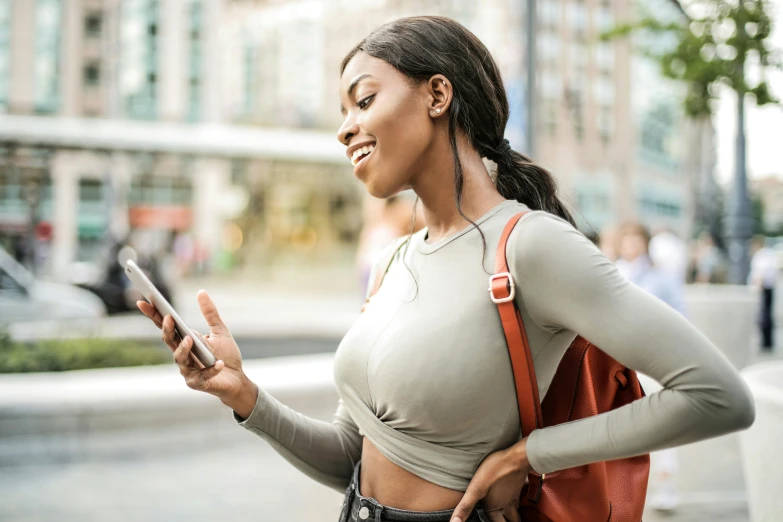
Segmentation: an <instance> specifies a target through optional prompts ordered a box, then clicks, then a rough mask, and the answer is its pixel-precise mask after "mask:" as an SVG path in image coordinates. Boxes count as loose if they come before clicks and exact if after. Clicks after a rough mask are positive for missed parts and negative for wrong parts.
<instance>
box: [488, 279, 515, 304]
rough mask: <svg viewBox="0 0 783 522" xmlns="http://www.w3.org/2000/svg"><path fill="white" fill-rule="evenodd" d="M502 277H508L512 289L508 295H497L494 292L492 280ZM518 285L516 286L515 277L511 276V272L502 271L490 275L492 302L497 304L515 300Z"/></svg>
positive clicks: (490, 296)
mask: <svg viewBox="0 0 783 522" xmlns="http://www.w3.org/2000/svg"><path fill="white" fill-rule="evenodd" d="M501 277H506V278H508V286H509V288H510V289H511V293H509V294H508V297H495V294H493V293H492V281H494V280H495V279H500V278H501ZM516 293H517V292H516V287H515V286H514V278H513V277H512V276H511V273H510V272H500V273H499V274H495V275H492V276H490V277H489V298H490V299H492V302H493V303H495V304H498V303H507V302H509V301H513V300H514V296H515V295H516Z"/></svg>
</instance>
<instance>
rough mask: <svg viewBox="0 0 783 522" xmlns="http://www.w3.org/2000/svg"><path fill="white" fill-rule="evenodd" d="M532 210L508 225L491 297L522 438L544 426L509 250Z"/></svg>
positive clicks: (535, 490) (540, 480)
mask: <svg viewBox="0 0 783 522" xmlns="http://www.w3.org/2000/svg"><path fill="white" fill-rule="evenodd" d="M529 214H530V211H529V210H528V211H525V212H520V213H519V214H516V215H514V216H513V217H512V218H511V219H510V220H509V221H508V223H507V224H506V228H505V229H504V230H503V234H502V235H501V236H500V241H499V242H498V249H497V254H496V256H495V274H494V275H492V276H491V277H490V278H489V297H490V299H491V300H492V302H493V303H495V304H497V306H498V313H499V314H500V322H501V323H502V324H503V332H504V333H505V336H506V344H507V346H508V355H509V358H510V359H511V369H512V370H513V373H514V384H515V386H516V390H517V405H518V407H519V422H520V425H521V426H522V437H523V438H524V437H527V436H528V435H530V433H531V432H532V431H533V430H535V429H541V428H543V427H544V419H543V416H542V414H541V400H540V398H539V395H538V381H537V380H536V372H535V368H534V367H533V357H532V355H531V354H530V345H529V344H528V339H527V332H526V331H525V325H524V323H523V322H522V315H521V314H520V313H519V309H518V308H517V305H516V303H515V302H514V297H515V296H516V282H515V281H514V277H513V276H512V275H511V271H510V270H509V267H508V258H507V257H506V249H507V246H508V238H509V236H510V235H511V232H512V231H513V230H514V227H515V226H516V224H517V223H518V222H519V221H520V220H521V219H522V218H523V217H525V216H526V215H529ZM528 485H529V487H528V494H527V496H528V498H529V499H530V500H531V501H533V502H538V499H539V498H540V496H541V490H542V488H543V485H544V476H543V475H540V474H538V473H536V472H535V471H531V472H530V473H529V474H528Z"/></svg>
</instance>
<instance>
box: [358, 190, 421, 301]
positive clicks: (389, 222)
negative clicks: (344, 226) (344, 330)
mask: <svg viewBox="0 0 783 522" xmlns="http://www.w3.org/2000/svg"><path fill="white" fill-rule="evenodd" d="M415 204H416V200H415V199H414V200H412V201H411V200H410V198H407V197H405V196H402V195H395V196H391V197H390V198H387V199H384V200H381V201H380V202H378V200H377V199H375V198H370V197H368V198H367V199H366V200H365V212H364V215H365V224H364V227H363V228H362V231H361V233H360V235H359V244H358V246H357V249H356V268H357V271H358V272H359V278H360V282H361V288H362V296H364V295H365V294H366V291H367V285H368V280H369V277H370V272H371V271H372V267H373V266H374V265H375V264H376V263H377V262H378V260H379V258H380V255H381V253H382V252H383V251H384V249H385V248H386V247H388V246H389V245H390V244H391V243H392V242H393V241H394V240H395V239H397V238H399V237H402V236H403V235H405V234H407V233H409V232H411V230H410V229H411V218H412V216H413V214H414V212H415V213H416V218H415V220H414V222H413V228H414V230H413V232H416V231H418V230H419V229H420V228H421V226H422V225H423V224H422V223H421V221H422V220H421V215H420V214H421V213H420V208H421V207H420V206H418V205H417V206H416V207H417V208H415V209H414V205H415ZM363 299H364V297H362V300H363Z"/></svg>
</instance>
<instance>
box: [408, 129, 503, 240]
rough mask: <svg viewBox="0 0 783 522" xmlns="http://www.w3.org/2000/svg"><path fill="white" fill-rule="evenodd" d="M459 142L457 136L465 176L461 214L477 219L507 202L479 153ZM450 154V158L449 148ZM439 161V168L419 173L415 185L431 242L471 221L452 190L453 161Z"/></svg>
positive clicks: (456, 230) (463, 211)
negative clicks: (458, 206) (458, 205)
mask: <svg viewBox="0 0 783 522" xmlns="http://www.w3.org/2000/svg"><path fill="white" fill-rule="evenodd" d="M459 141H460V140H459V139H458V150H460V163H461V164H462V177H463V188H462V202H461V205H460V207H461V208H462V213H463V214H465V216H467V217H468V218H469V219H470V220H471V221H474V220H476V219H478V218H479V217H481V216H483V215H484V214H486V213H487V212H488V211H489V210H491V209H492V208H494V207H495V206H497V205H499V204H500V203H502V202H503V201H505V198H504V197H503V196H502V195H500V193H499V192H498V190H497V187H496V186H495V183H494V182H493V181H492V178H490V176H489V173H488V172H487V169H486V167H485V165H484V162H483V161H482V160H481V157H480V156H479V154H478V152H476V150H475V149H473V148H472V147H467V146H465V144H464V143H463V144H462V145H463V146H461V147H459ZM448 153H449V157H450V158H451V157H452V156H451V149H450V147H449V148H448ZM440 157H443V155H442V154H441V155H440ZM440 163H441V165H439V166H438V168H436V169H431V170H428V171H427V172H426V173H425V174H424V175H422V176H420V179H419V180H417V181H416V182H415V183H414V184H413V186H412V188H413V190H414V191H415V192H416V194H417V195H418V196H419V198H421V201H422V205H423V210H424V222H425V224H426V226H427V242H428V243H434V242H436V241H438V240H439V239H441V238H443V237H446V236H448V235H450V234H452V233H454V232H458V231H460V230H462V229H463V228H465V226H466V225H467V224H468V221H466V220H465V219H464V218H463V217H462V216H460V213H459V211H458V209H457V201H456V198H455V195H454V191H453V190H451V187H453V186H454V161H453V160H451V161H446V162H440ZM445 187H449V189H445Z"/></svg>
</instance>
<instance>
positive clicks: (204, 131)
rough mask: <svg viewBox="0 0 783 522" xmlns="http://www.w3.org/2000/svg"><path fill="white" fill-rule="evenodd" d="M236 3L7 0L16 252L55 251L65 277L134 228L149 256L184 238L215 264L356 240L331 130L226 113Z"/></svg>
mask: <svg viewBox="0 0 783 522" xmlns="http://www.w3.org/2000/svg"><path fill="white" fill-rule="evenodd" d="M234 3H236V2H229V1H225V0H0V238H1V239H2V240H3V244H4V245H5V246H6V247H7V248H10V247H11V246H12V245H15V244H19V239H22V240H26V239H30V240H31V241H32V242H33V243H35V244H36V246H40V245H41V243H46V246H47V247H49V248H48V249H47V250H48V251H49V255H48V260H47V262H46V263H45V266H44V267H38V268H39V269H41V271H49V272H50V273H51V275H53V276H54V277H60V278H62V277H65V275H66V274H65V272H66V271H67V267H68V266H69V264H70V263H72V262H73V261H78V260H96V259H97V258H99V257H100V255H101V254H102V253H104V252H106V244H107V242H108V239H109V237H116V238H119V239H122V238H124V237H126V235H127V234H128V233H129V232H133V234H134V238H135V244H136V245H137V246H138V247H139V248H141V249H146V250H149V251H151V252H150V253H152V252H154V251H158V250H162V249H166V248H168V247H169V246H170V243H171V239H172V236H173V235H174V234H176V233H180V232H188V233H190V234H191V235H192V237H193V240H194V241H195V242H196V243H197V245H200V246H199V247H198V248H197V250H198V251H199V252H202V255H203V256H206V257H208V258H209V259H210V260H212V261H215V262H218V261H219V260H220V257H221V255H224V254H226V253H233V254H234V256H235V257H236V256H237V255H239V256H243V257H246V258H248V259H252V258H256V262H258V263H261V262H265V261H267V260H269V259H271V258H272V257H273V256H272V254H274V255H285V254H286V253H293V254H296V253H297V252H306V253H307V254H308V255H315V256H316V257H319V256H321V257H323V256H326V257H329V256H330V255H332V254H333V252H334V251H335V250H337V251H339V250H340V248H339V247H340V245H348V246H352V243H353V241H354V240H355V238H356V236H357V235H358V231H359V228H360V225H361V223H360V219H361V218H360V216H361V210H360V205H359V201H360V196H361V193H360V186H359V183H358V182H357V181H355V180H354V179H353V176H352V175H351V174H350V164H349V163H348V161H347V160H346V158H345V155H344V152H343V150H342V147H341V146H340V145H339V143H338V142H337V141H336V139H335V134H334V132H317V131H303V130H299V129H300V128H301V127H302V126H303V125H298V124H297V122H295V121H291V122H289V123H290V125H288V127H291V128H289V129H282V128H280V127H281V126H280V125H278V124H277V123H276V125H275V126H274V127H273V128H263V129H262V128H258V127H251V126H249V125H247V124H246V123H247V118H245V116H244V114H243V113H242V111H236V110H234V108H233V107H231V105H230V104H228V103H226V98H225V96H226V87H230V82H226V81H224V77H223V74H222V72H223V71H224V70H230V68H231V64H230V63H228V62H229V61H230V60H228V59H227V58H233V57H227V56H226V55H225V54H223V53H224V52H225V51H226V50H227V49H229V48H232V45H233V40H234V39H236V38H241V37H242V36H243V34H241V33H237V34H233V33H232V32H231V31H224V30H223V28H224V21H225V20H226V17H227V16H232V15H231V13H226V11H225V9H224V8H225V7H227V6H230V4H234ZM227 25H230V24H227ZM261 57H262V54H259V55H254V56H252V57H249V60H250V61H252V60H253V59H255V58H261ZM238 58H239V59H240V60H244V59H245V58H244V57H238ZM253 81H255V79H254V80H253ZM260 99H262V100H267V99H268V97H267V96H265V95H264V96H262V97H260ZM246 103H247V107H253V106H254V102H253V101H252V100H248V101H247V102H246ZM3 113H4V114H3ZM253 123H257V122H253ZM281 123H282V122H281ZM251 218H252V219H251ZM41 230H44V231H47V232H48V233H47V234H41V232H40V231H41ZM346 255H348V254H346Z"/></svg>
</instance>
